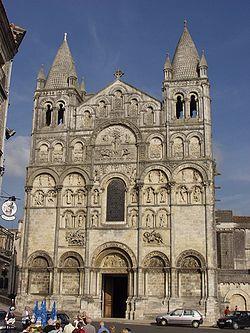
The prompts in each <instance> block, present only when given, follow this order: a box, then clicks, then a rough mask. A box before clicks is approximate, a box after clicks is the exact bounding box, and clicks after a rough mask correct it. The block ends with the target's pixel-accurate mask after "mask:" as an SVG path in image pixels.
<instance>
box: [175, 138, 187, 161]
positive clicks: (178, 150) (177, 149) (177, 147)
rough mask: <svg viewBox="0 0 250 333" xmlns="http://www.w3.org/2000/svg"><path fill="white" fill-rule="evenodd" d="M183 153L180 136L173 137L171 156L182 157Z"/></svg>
mask: <svg viewBox="0 0 250 333" xmlns="http://www.w3.org/2000/svg"><path fill="white" fill-rule="evenodd" d="M183 155H184V146H183V140H182V139H181V138H175V139H174V143H173V156H174V157H177V158H182V157H183Z"/></svg>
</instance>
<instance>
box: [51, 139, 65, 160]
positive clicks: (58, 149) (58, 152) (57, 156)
mask: <svg viewBox="0 0 250 333" xmlns="http://www.w3.org/2000/svg"><path fill="white" fill-rule="evenodd" d="M62 160H63V146H62V144H61V143H57V144H55V146H54V150H53V161H54V162H62Z"/></svg>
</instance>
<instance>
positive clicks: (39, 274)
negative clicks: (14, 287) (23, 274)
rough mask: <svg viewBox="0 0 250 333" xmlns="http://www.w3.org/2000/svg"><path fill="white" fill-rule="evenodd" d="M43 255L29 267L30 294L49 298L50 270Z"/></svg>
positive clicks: (36, 258)
mask: <svg viewBox="0 0 250 333" xmlns="http://www.w3.org/2000/svg"><path fill="white" fill-rule="evenodd" d="M49 266H50V265H49V262H48V259H47V258H46V257H45V256H43V255H38V256H37V257H35V258H34V259H33V260H32V261H31V263H30V265H29V292H30V293H31V294H38V295H44V296H47V295H49V294H50V269H49Z"/></svg>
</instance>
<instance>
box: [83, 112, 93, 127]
mask: <svg viewBox="0 0 250 333" xmlns="http://www.w3.org/2000/svg"><path fill="white" fill-rule="evenodd" d="M83 124H84V126H85V127H91V126H92V116H91V113H90V112H89V111H85V112H84V114H83Z"/></svg>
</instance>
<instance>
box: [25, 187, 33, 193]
mask: <svg viewBox="0 0 250 333" xmlns="http://www.w3.org/2000/svg"><path fill="white" fill-rule="evenodd" d="M32 188H33V187H32V186H25V188H24V189H25V192H26V193H30V192H31V191H32Z"/></svg>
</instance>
